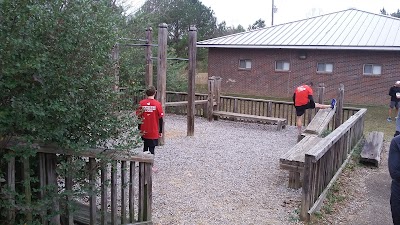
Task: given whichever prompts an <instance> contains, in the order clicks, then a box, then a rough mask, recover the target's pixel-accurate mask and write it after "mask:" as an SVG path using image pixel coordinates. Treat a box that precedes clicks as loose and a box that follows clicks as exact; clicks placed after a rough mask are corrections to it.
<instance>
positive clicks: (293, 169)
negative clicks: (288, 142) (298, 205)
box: [279, 135, 322, 189]
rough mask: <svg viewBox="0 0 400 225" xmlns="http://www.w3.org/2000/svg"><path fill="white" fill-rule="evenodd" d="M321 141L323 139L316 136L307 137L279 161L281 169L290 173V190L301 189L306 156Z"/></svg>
mask: <svg viewBox="0 0 400 225" xmlns="http://www.w3.org/2000/svg"><path fill="white" fill-rule="evenodd" d="M320 140H322V138H321V137H318V136H316V135H306V136H305V137H304V138H303V139H302V140H301V141H300V142H299V143H297V144H296V145H295V146H294V147H293V148H291V149H290V150H289V151H288V152H286V153H285V154H284V155H282V156H281V158H280V159H279V161H280V164H279V165H280V168H281V169H285V170H288V171H289V184H288V187H289V188H294V189H297V188H300V187H301V176H300V174H301V173H302V172H303V169H304V160H305V154H306V152H307V151H308V150H310V149H311V148H312V147H314V146H315V145H316V144H317V143H318V142H319V141H320Z"/></svg>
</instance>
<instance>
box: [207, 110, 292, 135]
mask: <svg viewBox="0 0 400 225" xmlns="http://www.w3.org/2000/svg"><path fill="white" fill-rule="evenodd" d="M213 115H214V116H220V117H225V118H233V119H242V120H249V121H255V122H265V123H272V124H276V125H277V126H278V127H277V130H278V131H279V130H282V129H284V128H285V127H286V119H285V118H276V117H267V116H256V115H248V114H240V113H233V112H225V111H214V112H213Z"/></svg>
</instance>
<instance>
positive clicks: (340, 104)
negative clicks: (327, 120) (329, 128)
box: [335, 84, 344, 129]
mask: <svg viewBox="0 0 400 225" xmlns="http://www.w3.org/2000/svg"><path fill="white" fill-rule="evenodd" d="M343 102H344V85H343V84H340V86H339V89H338V98H337V101H336V115H335V129H336V128H338V127H339V126H340V125H341V124H342V123H343V120H342V117H343Z"/></svg>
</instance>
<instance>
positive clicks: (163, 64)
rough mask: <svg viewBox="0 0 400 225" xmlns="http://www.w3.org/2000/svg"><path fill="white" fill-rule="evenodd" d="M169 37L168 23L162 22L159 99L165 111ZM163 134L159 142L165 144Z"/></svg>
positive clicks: (159, 52)
mask: <svg viewBox="0 0 400 225" xmlns="http://www.w3.org/2000/svg"><path fill="white" fill-rule="evenodd" d="M167 38H168V30H167V24H166V23H161V24H159V25H158V55H157V58H158V60H157V100H158V101H159V102H160V103H161V105H162V108H163V110H164V111H165V99H166V96H167V92H166V91H167V90H166V89H167ZM162 127H163V131H162V133H163V134H165V132H164V129H165V126H164V124H163V126H162ZM164 136H165V135H163V136H162V137H161V138H160V139H159V144H160V145H163V144H164Z"/></svg>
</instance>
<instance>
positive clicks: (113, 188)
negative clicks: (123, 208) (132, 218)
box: [111, 162, 118, 225]
mask: <svg viewBox="0 0 400 225" xmlns="http://www.w3.org/2000/svg"><path fill="white" fill-rule="evenodd" d="M116 163H117V162H113V163H112V164H111V224H112V225H117V224H118V217H117V213H118V212H117V211H118V209H117V165H116Z"/></svg>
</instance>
